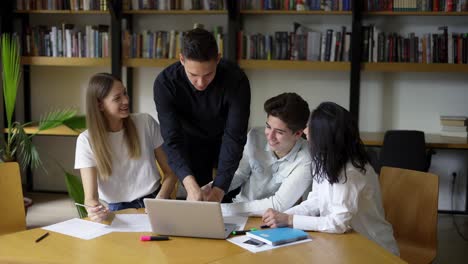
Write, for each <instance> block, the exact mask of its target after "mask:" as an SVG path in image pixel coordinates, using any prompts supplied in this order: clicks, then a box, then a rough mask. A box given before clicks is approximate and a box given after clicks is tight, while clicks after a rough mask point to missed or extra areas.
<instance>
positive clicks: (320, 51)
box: [237, 26, 351, 62]
mask: <svg viewBox="0 0 468 264" xmlns="http://www.w3.org/2000/svg"><path fill="white" fill-rule="evenodd" d="M239 40H242V41H241V43H240V45H238V53H237V54H238V59H258V60H308V61H330V62H334V61H349V57H350V52H349V49H350V45H351V33H350V32H347V31H346V27H344V26H343V27H342V28H341V30H334V29H327V30H326V32H323V33H322V32H315V31H305V32H301V31H296V32H275V33H274V34H273V35H270V34H262V33H257V34H244V33H243V32H240V33H239Z"/></svg>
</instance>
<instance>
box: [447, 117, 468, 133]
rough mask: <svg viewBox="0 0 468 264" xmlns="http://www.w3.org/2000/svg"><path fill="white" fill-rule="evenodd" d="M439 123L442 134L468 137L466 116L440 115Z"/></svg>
mask: <svg viewBox="0 0 468 264" xmlns="http://www.w3.org/2000/svg"><path fill="white" fill-rule="evenodd" d="M440 124H441V125H442V130H441V131H440V134H441V135H442V136H447V137H463V138H468V117H466V116H440Z"/></svg>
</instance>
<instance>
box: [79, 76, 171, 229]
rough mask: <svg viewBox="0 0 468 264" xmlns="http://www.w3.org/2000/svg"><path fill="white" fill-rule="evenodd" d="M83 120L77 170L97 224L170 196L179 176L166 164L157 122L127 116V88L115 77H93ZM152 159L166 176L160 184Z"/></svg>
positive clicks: (145, 117)
mask: <svg viewBox="0 0 468 264" xmlns="http://www.w3.org/2000/svg"><path fill="white" fill-rule="evenodd" d="M86 123H87V127H88V129H87V130H86V131H84V132H83V133H81V134H80V135H79V137H78V140H77V146H76V155H75V169H80V173H81V179H82V181H83V188H84V192H85V204H86V205H88V206H90V207H87V208H86V210H87V211H88V216H89V218H90V219H91V220H93V221H97V222H101V221H102V220H104V219H106V218H107V215H108V214H109V211H115V210H121V209H126V208H142V207H144V204H143V198H154V197H155V196H156V197H157V198H169V196H170V194H171V192H172V191H173V188H174V184H175V183H176V181H177V178H176V176H175V174H174V173H173V172H172V170H171V169H170V168H169V166H168V164H167V158H166V155H165V153H164V151H163V149H162V144H163V139H162V137H161V134H160V130H159V125H158V123H157V122H156V121H155V120H154V119H153V118H152V117H151V116H150V115H148V114H130V111H129V98H128V95H127V90H126V88H125V87H124V86H123V84H122V82H121V81H120V80H119V79H118V78H116V77H114V76H112V75H111V74H108V73H98V74H95V75H94V76H92V77H91V79H90V81H89V85H88V89H87V93H86ZM155 160H157V162H158V164H159V165H160V167H161V169H162V171H163V172H164V175H165V180H164V182H163V183H162V184H161V183H160V181H161V176H160V175H159V172H158V170H157V167H156V163H155ZM100 200H103V201H105V202H106V203H107V204H108V208H107V207H105V206H104V205H103V204H101V202H100Z"/></svg>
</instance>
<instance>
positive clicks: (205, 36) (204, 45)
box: [182, 28, 218, 62]
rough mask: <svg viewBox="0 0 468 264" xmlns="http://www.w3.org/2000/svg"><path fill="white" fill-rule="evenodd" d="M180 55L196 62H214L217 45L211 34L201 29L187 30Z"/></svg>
mask: <svg viewBox="0 0 468 264" xmlns="http://www.w3.org/2000/svg"><path fill="white" fill-rule="evenodd" d="M182 55H184V57H185V58H187V59H189V60H194V61H198V62H204V61H210V60H216V59H217V58H218V44H217V43H216V39H215V38H214V36H213V34H211V33H210V32H209V31H206V30H205V29H202V28H195V29H192V30H189V31H187V32H186V33H185V35H184V43H183V47H182Z"/></svg>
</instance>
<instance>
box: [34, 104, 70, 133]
mask: <svg viewBox="0 0 468 264" xmlns="http://www.w3.org/2000/svg"><path fill="white" fill-rule="evenodd" d="M75 114H76V110H74V109H64V110H55V111H51V112H48V113H46V114H45V115H42V116H41V118H40V121H39V128H38V132H39V131H42V130H46V129H51V128H54V127H58V126H60V125H62V124H63V123H64V122H65V121H66V120H68V119H70V118H72V117H74V116H75Z"/></svg>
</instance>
